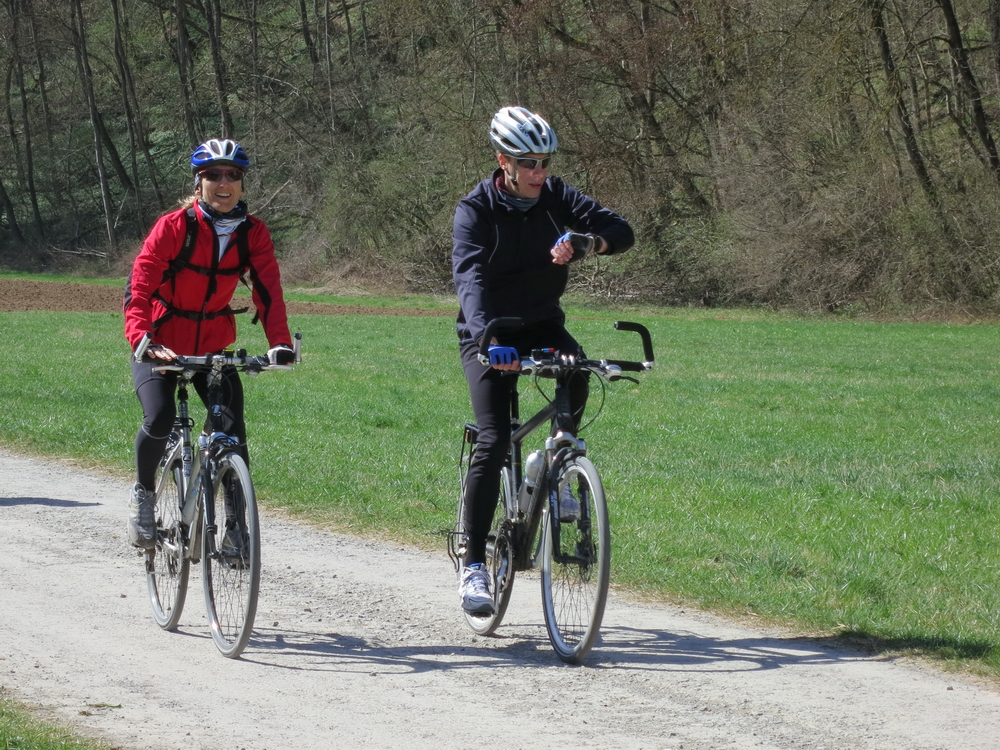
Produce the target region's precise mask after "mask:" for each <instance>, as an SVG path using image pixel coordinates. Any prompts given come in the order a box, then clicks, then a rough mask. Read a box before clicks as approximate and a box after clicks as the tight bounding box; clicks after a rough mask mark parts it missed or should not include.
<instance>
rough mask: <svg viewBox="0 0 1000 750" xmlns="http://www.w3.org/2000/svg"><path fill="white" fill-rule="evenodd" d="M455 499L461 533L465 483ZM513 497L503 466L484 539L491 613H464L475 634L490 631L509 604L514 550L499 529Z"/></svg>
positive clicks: (512, 581)
mask: <svg viewBox="0 0 1000 750" xmlns="http://www.w3.org/2000/svg"><path fill="white" fill-rule="evenodd" d="M462 490H463V492H462V493H461V496H460V497H459V499H458V526H457V527H456V531H457V532H458V533H462V532H463V530H464V528H465V525H464V515H465V513H464V511H465V504H464V503H463V502H462V498H463V497H464V496H465V492H464V490H465V487H464V484H463V487H462ZM509 497H513V477H512V475H511V471H510V467H507V466H504V467H503V469H501V471H500V499H499V504H498V506H497V511H496V513H495V514H494V519H498V520H497V521H495V522H494V524H493V529H492V530H491V531H490V535H489V536H488V537H487V539H486V568H487V570H488V571H489V574H490V590H491V591H492V592H493V613H492V614H473V613H471V612H466V613H465V621H466V622H467V623H468V624H469V627H470V628H471V629H472V631H473V632H474V633H476V634H477V635H493V633H494V632H496V629H497V628H498V627H500V624H501V623H502V622H503V618H504V615H506V614H507V606H508V605H509V604H510V596H511V593H512V592H513V590H514V551H513V549H511V545H510V535H509V534H507V533H506V532H505V531H504V530H503V520H504V515H505V512H506V509H507V499H508V498H509Z"/></svg>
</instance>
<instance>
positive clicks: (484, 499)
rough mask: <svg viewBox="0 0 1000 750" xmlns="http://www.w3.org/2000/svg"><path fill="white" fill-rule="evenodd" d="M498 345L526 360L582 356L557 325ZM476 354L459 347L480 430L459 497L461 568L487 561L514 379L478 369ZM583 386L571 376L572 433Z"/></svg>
mask: <svg viewBox="0 0 1000 750" xmlns="http://www.w3.org/2000/svg"><path fill="white" fill-rule="evenodd" d="M503 345H504V346H513V347H515V348H516V349H517V351H518V353H519V354H520V355H521V356H522V357H528V356H531V350H532V349H542V348H545V347H553V348H556V349H558V350H559V351H561V352H566V353H569V352H576V353H579V354H581V355H582V354H583V351H582V350H581V349H580V345H579V344H577V342H576V340H575V339H574V338H573V337H572V336H571V335H570V334H569V332H568V331H567V330H566V329H565V328H563V327H562V325H560V324H547V325H539V326H534V327H532V328H531V329H528V330H525V331H521V332H518V334H516V335H510V336H504V337H503ZM478 354H479V347H478V346H476V345H475V344H471V343H469V344H463V345H462V367H463V368H464V369H465V379H466V380H467V381H468V383H469V394H470V395H471V397H472V411H473V413H474V414H475V416H476V426H477V427H478V428H479V442H478V443H477V445H476V457H475V460H474V461H473V462H472V464H471V465H470V466H469V474H468V476H467V477H466V483H465V496H464V497H463V498H462V502H463V503H464V510H465V514H464V515H465V529H464V531H465V533H466V535H467V536H468V546H467V552H466V556H465V561H464V564H465V565H472V564H474V563H481V562H485V561H486V537H487V536H489V533H490V527H491V526H492V524H493V515H494V514H495V513H496V507H497V500H498V498H499V495H500V470H501V469H502V468H503V462H504V459H505V458H506V457H507V451H508V449H509V447H510V401H511V398H510V397H511V380H512V379H515V376H513V375H503V373H502V371H501V370H496V369H494V368H492V367H484V366H483V365H481V364H480V363H479V360H478V359H477V355H478ZM588 385H589V378H588V377H587V376H586V375H582V374H580V375H576V376H574V377H573V378H572V379H571V380H570V383H569V389H570V408H571V409H572V413H573V421H574V429H579V426H580V419H581V418H582V417H583V410H584V407H585V406H586V405H587V395H588V390H589V388H588Z"/></svg>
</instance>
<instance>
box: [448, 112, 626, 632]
mask: <svg viewBox="0 0 1000 750" xmlns="http://www.w3.org/2000/svg"><path fill="white" fill-rule="evenodd" d="M489 137H490V143H491V144H492V146H493V148H494V150H495V152H496V154H497V161H498V162H499V166H498V167H497V169H496V170H494V172H493V174H491V175H490V176H489V177H487V178H486V179H485V180H483V181H482V182H481V183H479V185H478V186H477V187H476V188H475V189H474V190H473V191H472V192H471V193H469V194H468V195H467V196H465V198H463V199H462V200H461V201H460V202H459V204H458V208H457V209H456V211H455V225H454V234H453V241H454V246H453V251H452V274H453V277H454V280H455V286H456V288H457V291H458V299H459V306H460V310H459V313H458V324H457V329H458V338H459V347H460V349H461V356H462V366H463V368H464V370H465V377H466V380H467V381H468V384H469V392H470V395H471V397H472V408H473V412H474V413H475V417H476V424H477V425H478V427H479V440H478V445H477V447H476V458H475V460H474V461H473V463H472V465H471V466H470V467H469V474H468V477H467V480H466V486H465V496H464V498H463V503H464V518H465V519H466V528H465V529H462V530H461V531H462V532H463V533H464V534H465V535H466V556H465V560H464V561H463V563H462V570H461V573H460V581H459V595H460V597H461V599H462V607H463V608H464V609H465V611H467V612H472V613H487V614H488V613H491V612H492V611H493V597H492V595H491V593H490V590H489V576H488V575H487V573H486V570H485V566H484V563H485V561H486V537H487V535H488V534H489V531H490V527H491V525H492V522H493V514H494V512H495V511H496V506H497V498H498V496H499V491H500V471H501V469H502V467H503V462H504V459H505V457H506V455H507V451H508V447H509V444H510V384H509V381H507V380H506V379H505V378H504V377H503V373H504V371H507V370H515V371H516V370H518V369H520V358H521V356H524V355H527V354H529V353H530V352H531V350H532V349H541V348H547V347H553V348H555V349H558V350H559V351H561V352H564V353H579V354H582V352H581V349H580V345H579V344H577V342H576V340H575V339H574V338H573V337H572V336H571V335H570V334H569V332H568V331H567V330H566V328H565V325H564V324H565V320H566V316H565V314H564V313H563V311H562V309H561V308H560V306H559V300H560V298H561V297H562V294H563V292H564V291H565V289H566V282H567V278H568V269H567V267H566V266H567V264H568V263H569V262H571V261H573V260H577V259H580V258H583V257H586V256H587V255H588V254H590V253H592V252H593V253H597V254H599V255H611V254H614V253H621V252H624V251H626V250H628V249H629V248H630V247H631V246H632V244H633V242H634V241H635V238H634V235H633V233H632V229H631V227H629V225H628V223H627V222H626V221H625V220H624V219H623V218H621V217H620V216H618V215H617V214H616V213H614V212H612V211H609V210H608V209H606V208H604V207H603V206H601V205H600V204H599V203H598V202H597V201H595V200H594V199H593V198H589V197H588V196H586V195H584V194H583V193H581V192H579V191H578V190H576V189H574V188H572V187H570V186H569V185H567V184H566V183H564V182H563V181H562V180H561V179H559V178H558V177H553V176H551V175H550V174H549V165H550V163H551V161H552V155H553V154H554V153H555V152H556V148H557V146H558V140H557V138H556V134H555V131H554V130H553V129H552V127H551V126H550V125H549V124H548V123H547V122H546V121H545V120H544V119H542V118H541V117H540V116H538V115H537V114H533V113H532V112H529V111H528V110H527V109H524V108H523V107H504V108H502V109H501V110H500V111H499V112H497V113H496V115H495V116H494V117H493V120H492V122H491V123H490V130H489ZM567 230H569V231H567ZM505 316H512V317H518V318H522V319H523V320H524V321H525V326H524V327H523V328H521V329H520V330H518V331H515V332H508V333H503V334H501V335H500V337H499V339H500V340H493V341H491V342H490V344H491V345H490V347H489V350H490V362H491V366H490V367H483V366H482V365H481V364H480V363H479V360H478V358H477V355H478V351H479V346H480V342H481V341H482V337H483V334H484V332H485V329H486V325H487V324H488V323H489V322H490V320H492V319H493V318H498V317H505ZM570 390H571V404H572V409H573V414H574V415H575V422H576V423H575V424H574V425H572V429H573V430H574V431H575V430H576V429H578V427H579V419H580V417H581V416H582V415H583V409H584V406H585V405H586V401H587V379H586V377H585V376H579V377H576V378H574V379H573V380H572V381H571V382H570ZM573 502H575V500H574V501H573ZM566 505H567V506H568V505H569V503H567V504H566ZM578 508H579V506H578V505H577V512H579V510H578ZM561 512H562V513H564V514H567V513H569V514H571V513H572V510H571V509H569V508H568V507H563V508H562V509H561Z"/></svg>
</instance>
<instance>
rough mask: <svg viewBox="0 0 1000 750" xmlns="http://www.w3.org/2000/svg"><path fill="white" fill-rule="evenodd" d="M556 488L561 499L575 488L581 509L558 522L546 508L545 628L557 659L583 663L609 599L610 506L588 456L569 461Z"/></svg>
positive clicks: (543, 565)
mask: <svg viewBox="0 0 1000 750" xmlns="http://www.w3.org/2000/svg"><path fill="white" fill-rule="evenodd" d="M552 486H553V487H555V489H556V491H557V492H558V493H559V495H558V497H563V496H564V495H563V493H565V492H567V491H569V492H572V493H573V497H574V498H576V500H577V501H578V502H579V503H580V512H579V515H578V517H577V518H575V519H574V520H566V521H560V520H558V519H556V518H553V516H552V511H551V508H550V509H548V510H546V511H545V515H544V518H543V531H542V544H541V573H542V575H541V579H542V605H543V607H544V611H545V627H546V630H547V631H548V634H549V641H550V642H551V643H552V648H554V649H555V651H556V654H557V655H558V656H559V658H560V659H562V660H563V661H564V662H567V663H569V664H579V663H580V662H581V661H583V659H584V658H585V657H586V656H587V654H588V653H590V649H591V648H593V646H594V643H595V642H596V641H597V636H598V634H599V633H600V629H601V620H602V619H603V618H604V605H605V603H606V602H607V599H608V580H609V576H610V567H611V529H610V525H609V523H608V507H607V502H606V500H605V497H604V487H603V485H602V484H601V477H600V476H599V475H598V473H597V468H596V467H595V466H594V464H593V463H592V462H591V461H590V459H588V458H586V457H584V456H578V457H576V458H573V459H570V460H569V461H568V462H567V463H566V464H565V466H564V467H563V471H562V474H561V476H559V477H558V481H556V482H554V483H553V485H552ZM566 488H569V489H568V490H567V489H566Z"/></svg>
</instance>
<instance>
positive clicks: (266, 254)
mask: <svg viewBox="0 0 1000 750" xmlns="http://www.w3.org/2000/svg"><path fill="white" fill-rule="evenodd" d="M253 222H254V226H253V228H252V229H251V230H250V237H249V238H248V240H249V243H250V286H251V289H252V291H253V303H254V306H255V307H256V308H257V313H258V315H260V322H261V325H262V326H263V327H264V335H265V336H267V342H268V344H269V345H270V346H277V345H278V344H287V345H288V346H291V344H292V337H291V335H290V334H289V332H288V313H287V311H286V309H285V295H284V292H283V291H282V288H281V271H280V270H279V268H278V259H277V257H275V254H274V242H272V241H271V232H270V231H269V230H268V228H267V225H266V224H264V222H262V221H261V220H260V219H257V218H254V219H253Z"/></svg>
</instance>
